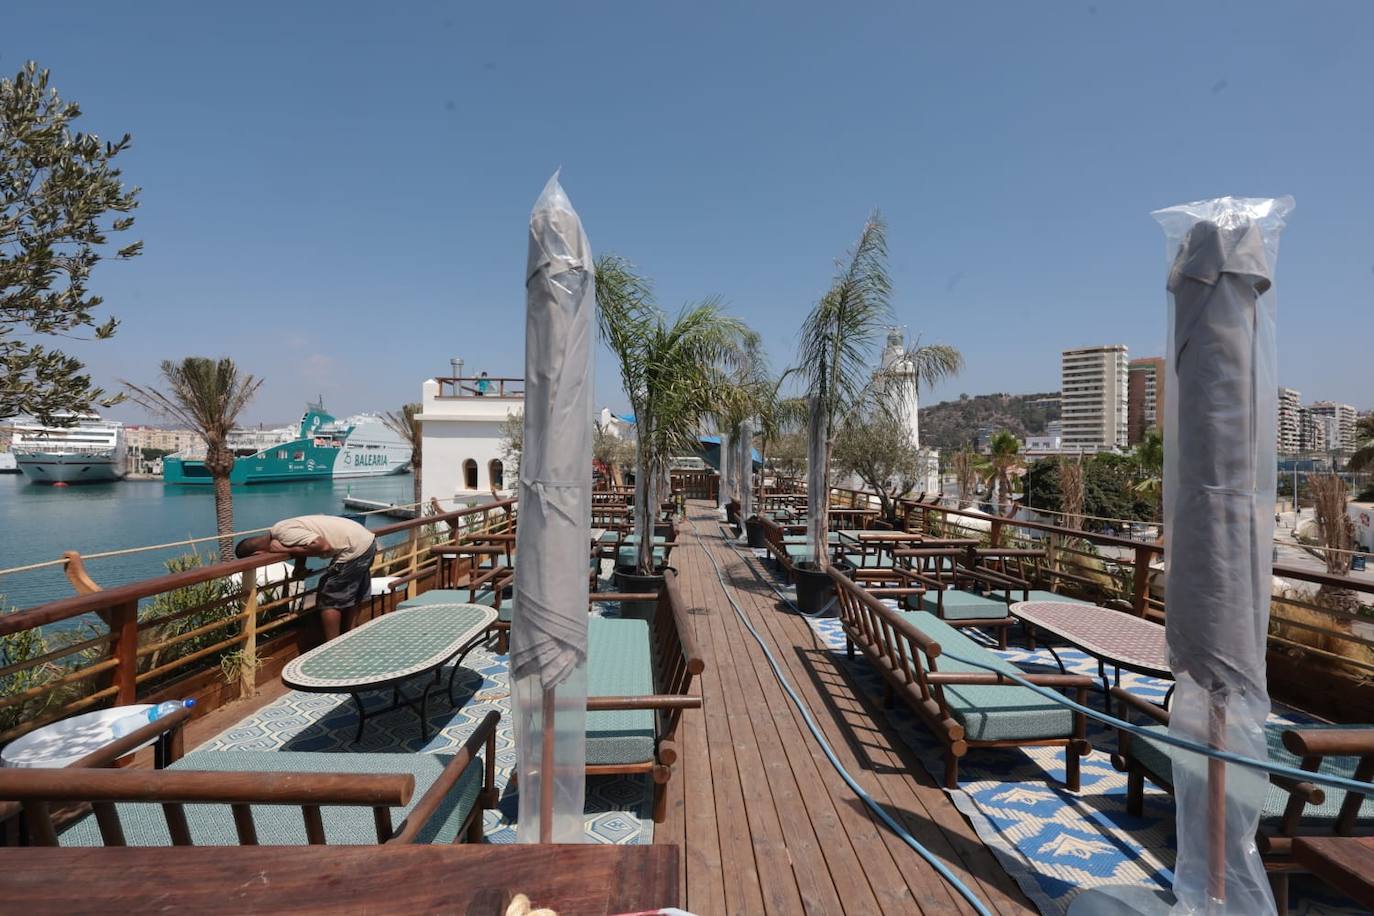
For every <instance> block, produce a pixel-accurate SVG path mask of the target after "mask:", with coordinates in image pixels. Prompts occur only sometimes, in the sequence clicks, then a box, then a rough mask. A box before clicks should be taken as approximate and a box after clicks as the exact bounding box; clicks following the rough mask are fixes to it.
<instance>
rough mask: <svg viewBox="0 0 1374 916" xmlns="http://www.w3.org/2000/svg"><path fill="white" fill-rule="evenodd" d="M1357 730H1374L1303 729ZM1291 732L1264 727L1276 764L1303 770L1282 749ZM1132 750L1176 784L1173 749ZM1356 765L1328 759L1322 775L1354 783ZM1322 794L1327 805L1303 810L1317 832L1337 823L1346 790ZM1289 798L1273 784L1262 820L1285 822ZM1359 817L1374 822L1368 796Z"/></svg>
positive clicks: (1145, 744) (1135, 745) (1136, 742)
mask: <svg viewBox="0 0 1374 916" xmlns="http://www.w3.org/2000/svg"><path fill="white" fill-rule="evenodd" d="M1358 727H1370V728H1374V726H1350V725H1303V726H1301V728H1302V729H1303V730H1304V731H1307V730H1316V729H1326V728H1341V729H1347V728H1358ZM1292 728H1294V726H1292V725H1284V724H1281V723H1277V722H1269V723H1266V724H1265V726H1264V739H1265V743H1266V744H1267V745H1268V746H1269V759H1270V760H1272V761H1274V762H1275V763H1283V764H1287V765H1288V766H1292V767H1300V766H1302V759H1301V758H1300V757H1297V756H1295V755H1293V754H1290V753H1289V752H1288V749H1287V748H1286V747H1284V746H1283V733H1284V732H1285V731H1288V730H1290V729H1292ZM1145 729H1146V730H1147V731H1151V732H1159V733H1163V732H1167V731H1168V730H1169V729H1168V726H1166V725H1147V726H1145ZM1130 747H1131V756H1133V757H1135V758H1136V759H1137V760H1139V761H1140V762H1141V763H1143V764H1144V765H1145V768H1146V769H1148V770H1149V771H1150V772H1152V773H1154V774H1156V775H1157V776H1160V777H1161V778H1163V779H1165V780H1166V781H1169V782H1172V781H1173V761H1172V760H1171V759H1170V756H1169V755H1170V754H1171V753H1173V752H1174V750H1173V748H1171V747H1169V746H1168V745H1165V744H1160V743H1158V742H1155V741H1151V740H1150V739H1148V738H1140V737H1136V736H1132V737H1131V744H1130ZM1177 753H1180V754H1186V753H1187V751H1177ZM1357 762H1358V761H1357V758H1355V757H1326V758H1324V759H1323V760H1322V765H1321V768H1320V769H1319V772H1321V773H1327V774H1330V775H1332V776H1346V777H1349V778H1351V779H1354V778H1355V765H1356V763H1357ZM1323 791H1324V792H1325V793H1326V801H1324V802H1323V803H1322V804H1320V805H1308V806H1307V807H1306V808H1305V809H1303V816H1302V824H1303V825H1304V826H1308V827H1315V828H1321V827H1325V828H1326V829H1327V830H1329V829H1330V826H1331V822H1332V821H1334V820H1335V819H1336V815H1338V814H1339V813H1340V810H1341V805H1342V804H1343V803H1344V802H1345V790H1344V789H1334V788H1331V787H1329V786H1327V787H1324V788H1323ZM1289 797H1290V796H1289V794H1288V793H1287V792H1285V791H1283V790H1282V789H1280V788H1279V787H1278V786H1276V785H1274V784H1273V783H1272V782H1271V783H1270V784H1269V788H1268V790H1267V791H1266V792H1265V793H1264V812H1263V814H1262V815H1261V818H1262V820H1263V821H1264V822H1266V823H1268V824H1270V825H1274V826H1276V825H1277V822H1278V821H1280V820H1282V818H1283V812H1284V809H1285V808H1286V807H1287V806H1288V799H1289ZM1357 817H1358V819H1359V820H1367V819H1369V818H1374V799H1371V798H1369V797H1367V796H1366V798H1365V800H1364V803H1363V804H1361V805H1360V813H1359V815H1358V816H1357Z"/></svg>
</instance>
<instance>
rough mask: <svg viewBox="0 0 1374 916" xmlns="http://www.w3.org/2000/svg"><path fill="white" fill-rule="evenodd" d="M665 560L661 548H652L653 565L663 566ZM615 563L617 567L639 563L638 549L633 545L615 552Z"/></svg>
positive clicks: (664, 552) (665, 553)
mask: <svg viewBox="0 0 1374 916" xmlns="http://www.w3.org/2000/svg"><path fill="white" fill-rule="evenodd" d="M666 558H667V552H666V551H665V550H664V549H663V548H662V547H655V548H654V563H655V564H656V565H659V566H661V565H663V562H664V560H665V559H666ZM615 562H616V565H617V566H633V565H635V564H636V563H638V562H639V548H638V547H636V546H633V545H627V546H625V547H621V548H620V549H619V550H617V551H616V554H615Z"/></svg>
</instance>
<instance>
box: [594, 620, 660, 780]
mask: <svg viewBox="0 0 1374 916" xmlns="http://www.w3.org/2000/svg"><path fill="white" fill-rule="evenodd" d="M653 692H654V675H653V669H652V667H651V665H650V658H649V623H648V621H646V620H625V619H621V618H615V617H590V618H588V620H587V696H589V697H633V696H650V695H652V694H653ZM653 758H654V712H653V710H651V709H616V710H606V711H601V712H589V713H587V763H588V764H627V763H645V762H648V761H650V760H653Z"/></svg>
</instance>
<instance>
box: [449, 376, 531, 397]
mask: <svg viewBox="0 0 1374 916" xmlns="http://www.w3.org/2000/svg"><path fill="white" fill-rule="evenodd" d="M435 381H436V382H438V383H439V394H438V397H441V398H523V397H524V396H525V380H524V379H522V378H507V377H502V378H492V377H491V376H488V377H486V378H483V377H481V376H472V377H468V376H463V377H461V378H436V379H435ZM484 382H485V383H486V384H485V385H484V384H483V383H484Z"/></svg>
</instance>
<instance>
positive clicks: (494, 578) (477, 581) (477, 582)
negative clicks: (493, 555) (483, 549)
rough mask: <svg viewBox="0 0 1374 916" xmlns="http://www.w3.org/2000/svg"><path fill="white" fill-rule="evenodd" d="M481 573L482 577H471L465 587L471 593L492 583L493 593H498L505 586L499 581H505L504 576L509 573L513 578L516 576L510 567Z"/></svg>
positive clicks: (499, 567)
mask: <svg viewBox="0 0 1374 916" xmlns="http://www.w3.org/2000/svg"><path fill="white" fill-rule="evenodd" d="M480 573H481V574H480V575H476V576H470V577H469V578H468V581H467V582H466V583H465V584H464V586H463V587H464V588H467V589H469V590H471V591H476V590H477V589H478V588H480V587H481V586H483V585H486V584H487V583H489V582H490V583H492V591H496V590H497V589H498V588H500V587H501V586H502V585H504V583H503V582H499V581H498V580H501V579H503V578H504V575H505V574H508V573H509V574H511V575H512V576H513V575H514V573H513V571H512V570H511V569H510V567H508V566H493V567H492V568H490V569H483V570H480Z"/></svg>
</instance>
